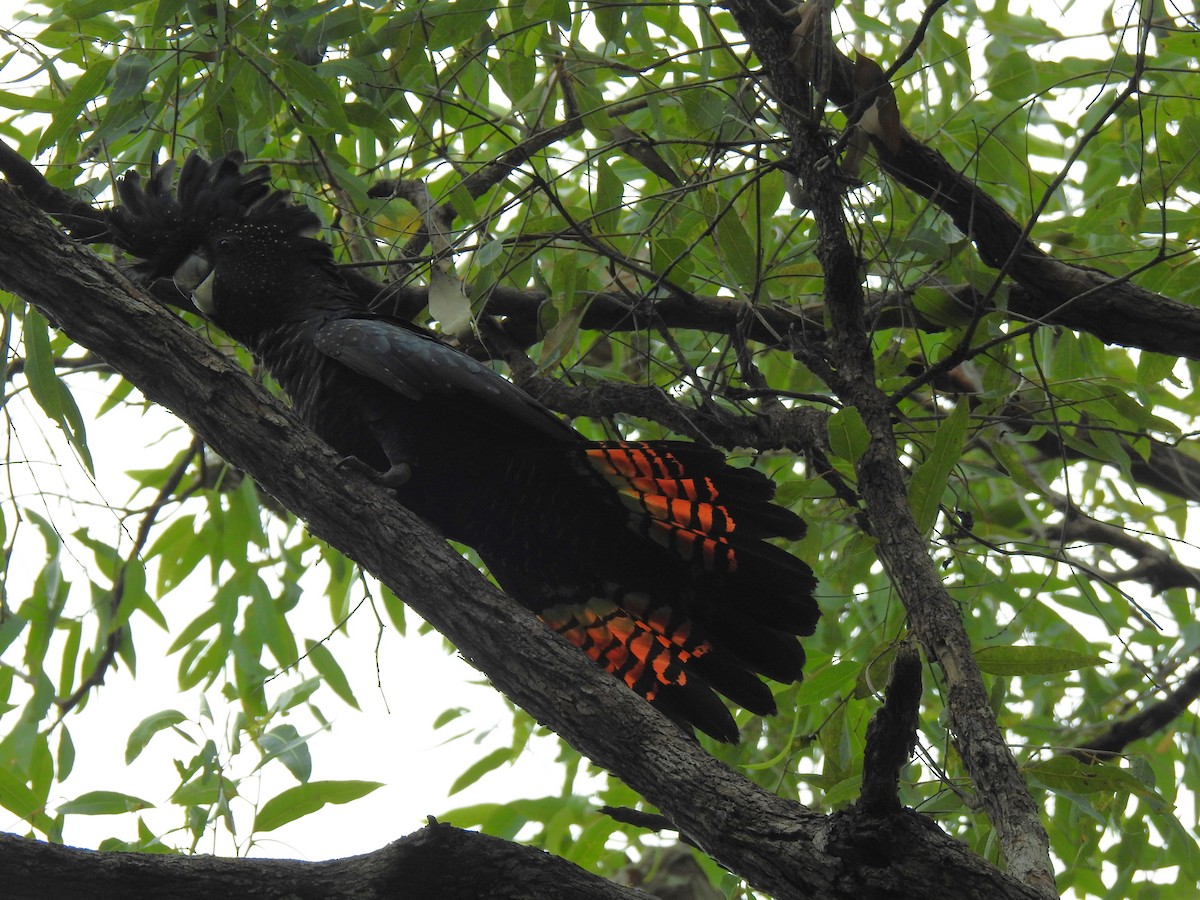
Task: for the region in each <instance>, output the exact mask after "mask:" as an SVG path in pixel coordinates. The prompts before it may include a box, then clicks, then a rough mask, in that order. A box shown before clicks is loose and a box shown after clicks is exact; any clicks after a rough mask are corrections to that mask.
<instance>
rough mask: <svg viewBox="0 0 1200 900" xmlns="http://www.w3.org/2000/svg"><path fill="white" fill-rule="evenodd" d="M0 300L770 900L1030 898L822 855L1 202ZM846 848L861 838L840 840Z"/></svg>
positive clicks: (933, 858) (134, 298) (900, 834)
mask: <svg viewBox="0 0 1200 900" xmlns="http://www.w3.org/2000/svg"><path fill="white" fill-rule="evenodd" d="M0 284H2V285H3V286H4V287H5V288H6V289H8V290H12V291H14V292H16V293H18V294H19V295H21V296H23V297H24V298H25V299H26V300H28V301H30V302H32V303H34V304H35V305H37V306H38V308H39V309H40V310H41V311H42V312H43V313H44V314H45V315H46V316H47V317H48V318H50V320H51V321H53V322H55V323H57V325H58V326H59V327H61V328H62V329H63V330H64V331H65V332H66V333H67V334H68V335H69V336H70V337H71V338H72V339H73V340H74V341H76V342H77V343H79V344H81V345H83V346H85V347H88V348H89V349H91V350H93V351H94V352H95V353H97V354H98V355H99V356H100V357H101V358H103V359H105V360H106V361H107V362H109V363H110V364H111V365H112V366H113V367H114V368H116V369H118V370H120V371H121V372H123V373H124V374H125V375H126V377H127V378H128V379H129V380H130V381H131V382H132V383H134V384H135V385H136V386H138V387H139V388H140V389H141V391H142V392H143V393H144V394H145V395H146V396H147V397H148V398H149V399H150V400H152V401H154V402H157V403H160V404H162V405H164V406H166V407H168V408H170V409H172V410H174V411H175V412H176V413H177V414H178V415H180V417H181V418H183V419H184V420H185V421H187V423H188V424H189V425H191V426H192V428H193V429H194V430H195V431H196V432H197V433H198V434H199V435H200V436H201V437H203V438H204V439H205V441H207V442H208V443H209V444H211V445H212V446H213V448H214V449H215V450H216V451H217V452H218V453H220V454H221V455H222V456H224V457H225V458H227V459H229V460H230V461H231V462H232V463H233V464H235V465H237V466H239V467H240V468H243V469H244V470H246V471H247V472H248V473H250V474H251V475H252V476H253V477H254V478H255V479H256V480H257V481H259V483H260V484H261V485H262V486H263V487H264V488H265V490H267V491H268V492H269V493H271V494H272V495H273V496H275V497H276V498H277V499H278V500H279V501H281V502H282V503H283V504H284V505H286V506H287V507H288V508H289V509H291V510H292V511H293V512H295V513H296V514H297V515H298V516H300V517H301V518H302V519H303V520H305V522H306V523H307V524H308V527H309V529H310V531H311V532H312V533H313V534H314V535H316V536H317V537H319V538H322V539H324V540H326V541H328V542H329V543H330V544H331V545H333V546H335V547H337V548H338V549H340V550H342V551H343V552H344V553H346V554H347V555H348V556H350V557H351V558H352V559H355V560H356V561H358V562H359V563H360V564H361V565H362V566H363V567H364V568H365V569H366V570H368V571H370V572H372V573H374V574H375V575H377V576H378V577H379V578H380V579H381V580H382V581H383V582H384V583H385V584H387V585H388V586H389V587H390V588H391V589H392V590H393V591H395V592H396V594H397V595H398V596H400V597H402V598H404V600H405V601H406V602H407V603H408V604H409V605H410V606H411V607H412V608H413V609H414V610H415V611H416V612H418V613H419V614H420V615H421V616H423V617H424V618H425V619H426V620H427V621H429V622H430V623H431V624H432V625H433V626H434V627H435V628H437V629H438V630H439V631H440V632H441V633H442V634H444V635H446V636H447V637H448V638H449V639H450V640H452V641H453V642H454V643H455V645H456V646H457V647H458V648H459V650H460V651H461V652H462V653H463V655H464V656H465V657H466V658H467V659H468V660H469V661H471V662H472V663H473V664H475V665H477V666H478V667H479V668H481V669H482V670H484V671H485V672H486V673H487V674H488V676H489V677H490V678H491V680H492V681H493V683H494V684H495V685H496V686H497V687H498V688H499V689H500V690H502V691H503V692H504V693H505V694H507V695H508V696H509V697H510V698H511V699H512V700H513V701H514V702H515V703H517V704H518V705H520V706H521V707H522V708H524V709H525V710H527V711H528V712H529V713H530V714H531V715H532V716H534V717H535V718H536V719H537V720H538V721H540V722H543V723H545V724H546V725H548V726H549V727H551V728H553V729H554V730H555V731H556V732H558V733H559V734H560V735H562V736H563V738H564V739H565V740H567V741H568V742H569V743H570V744H572V745H573V746H574V747H576V748H577V749H578V750H579V751H580V752H582V753H583V754H584V755H586V756H588V757H589V758H590V759H592V760H593V761H594V762H595V763H596V764H597V765H600V766H602V767H604V768H606V769H608V770H609V771H611V772H613V773H614V774H615V775H617V776H618V777H619V778H621V779H622V780H624V781H625V782H626V783H627V784H629V785H630V786H631V787H632V788H633V789H634V790H636V791H638V792H639V793H641V794H642V795H643V796H645V797H646V798H647V799H648V800H649V801H650V802H651V803H653V804H654V805H655V806H657V807H658V808H659V809H660V810H661V811H662V812H663V814H664V815H666V816H667V817H668V818H669V819H670V820H671V821H673V822H675V823H676V824H677V825H678V826H679V827H680V828H681V829H682V830H683V832H684V833H685V834H686V835H687V837H688V839H689V841H691V842H693V843H694V844H695V845H696V846H698V847H701V848H702V849H703V850H704V851H705V852H707V853H709V854H710V855H712V856H713V857H714V858H715V859H717V860H718V861H720V862H722V864H724V865H726V866H727V867H728V868H730V869H731V870H732V871H735V872H737V873H738V874H740V875H742V876H743V877H745V878H746V879H747V880H748V881H749V882H750V883H751V884H753V885H754V886H756V887H757V888H759V889H761V890H763V891H766V892H769V893H771V894H772V895H773V896H775V897H776V898H777V900H789V898H800V897H804V898H808V897H813V896H820V897H825V898H831V900H836V898H840V897H846V898H854V900H862V898H863V897H871V896H881V895H883V894H884V893H885V892H886V895H887V896H889V897H903V896H911V897H914V898H927V897H928V895H929V888H928V886H929V885H930V884H939V883H940V884H953V885H955V888H956V892H955V896H961V897H980V898H983V897H989V898H1006V897H1034V896H1037V893H1036V892H1034V891H1032V890H1030V889H1029V888H1027V887H1025V886H1023V885H1021V884H1020V882H1019V881H1017V880H1015V879H1013V878H1011V877H1009V876H1007V875H1005V874H1003V873H1000V872H999V871H997V870H996V869H994V868H993V867H991V866H990V865H988V864H987V863H986V861H984V860H983V859H981V858H979V857H978V856H976V855H975V854H973V853H970V852H969V851H968V850H967V849H966V848H965V847H964V845H962V844H960V843H959V842H957V841H954V840H952V839H950V838H948V837H947V836H945V835H944V834H942V833H941V832H940V831H938V830H937V829H936V828H935V827H933V826H926V825H922V824H917V825H913V827H912V829H908V830H905V829H896V830H895V831H894V833H893V834H892V836H891V837H889V838H887V840H885V841H884V842H883V843H878V842H877V843H876V844H875V845H874V846H875V851H874V852H875V853H876V855H877V861H878V865H877V866H864V865H862V856H861V854H862V849H861V848H862V841H861V840H849V841H843V842H841V843H838V842H835V843H833V844H830V845H828V846H827V845H826V844H825V843H823V842H822V840H821V839H820V836H821V835H822V834H823V829H824V827H825V825H826V819H825V817H823V816H820V815H818V814H816V813H814V812H812V811H811V810H808V809H806V808H805V807H803V806H801V805H799V804H796V803H794V802H791V801H787V800H784V799H781V798H779V797H776V796H774V795H772V794H770V793H768V792H767V791H765V790H763V789H761V788H759V787H757V786H756V785H754V784H753V783H752V782H750V781H748V780H747V779H745V778H744V777H742V776H740V775H738V774H736V773H734V772H732V771H730V770H729V769H728V768H727V767H725V766H724V765H722V764H721V763H719V762H717V761H716V760H714V759H713V758H712V757H711V756H709V755H708V754H707V753H705V752H704V750H703V749H702V748H701V747H700V745H699V744H697V743H696V742H695V741H694V740H693V739H692V738H691V737H690V736H688V735H685V734H684V733H682V732H681V731H680V730H679V729H678V728H677V727H676V726H675V725H674V724H672V723H671V722H670V721H669V720H667V719H665V718H664V717H663V716H662V715H661V714H660V713H659V712H658V711H657V710H655V709H654V708H653V707H651V706H650V705H649V704H647V703H645V702H644V701H643V700H641V699H640V698H639V697H637V696H636V695H635V694H633V693H632V692H631V691H629V690H628V689H627V688H625V686H624V685H623V684H621V683H620V682H619V681H618V680H616V679H614V678H612V677H610V676H608V675H606V674H605V673H603V672H602V671H601V670H600V669H599V668H597V667H596V666H594V665H592V664H591V663H590V662H589V661H588V660H587V659H586V658H585V657H584V656H583V655H582V654H580V653H579V652H578V651H577V650H576V649H575V648H573V647H571V646H570V645H568V644H567V643H566V641H564V640H563V639H562V638H560V637H558V636H557V635H555V634H553V633H552V632H550V631H549V630H548V629H547V628H545V626H543V625H542V624H541V623H540V622H539V621H538V620H537V619H535V618H534V617H533V616H531V615H530V614H529V613H528V612H527V611H526V610H524V609H523V608H521V607H520V606H518V605H517V604H515V603H514V602H513V601H511V600H510V599H508V598H507V597H505V596H504V595H503V594H501V593H500V592H498V591H497V590H495V589H494V588H492V587H490V586H489V585H487V584H486V582H485V581H484V580H483V579H482V578H481V577H480V575H479V573H478V572H477V571H475V570H474V569H473V568H472V567H471V566H470V565H469V564H467V563H466V561H465V560H463V559H462V557H461V556H459V555H458V554H456V553H454V552H453V550H452V549H451V548H450V547H449V546H448V545H447V544H446V542H445V541H444V540H442V539H441V538H439V537H438V536H436V535H435V534H433V533H432V532H431V531H430V529H429V527H428V526H427V525H425V524H424V523H423V522H421V521H420V520H419V519H417V518H415V517H414V516H412V515H411V514H410V513H408V511H407V510H405V509H403V508H402V507H400V506H399V505H398V504H396V502H395V501H394V499H393V497H392V495H391V494H390V493H389V492H388V491H386V490H385V489H383V488H381V487H379V486H378V485H375V484H373V483H371V482H370V481H368V480H367V479H365V478H362V477H361V476H357V475H355V474H354V473H351V472H348V471H345V470H343V469H339V468H338V467H337V464H336V463H337V460H336V456H335V454H334V453H333V451H331V450H330V449H329V448H328V447H327V446H325V445H324V444H322V443H321V442H320V441H318V440H317V439H316V438H315V437H313V436H312V434H311V433H310V432H309V431H308V430H307V429H306V428H305V427H304V426H303V424H302V423H300V421H299V420H298V419H297V418H296V417H295V415H293V414H292V413H291V412H290V411H288V410H287V409H286V408H284V407H283V406H282V405H281V404H280V403H279V401H278V400H276V399H275V398H273V397H271V396H270V395H269V394H267V393H266V392H265V391H264V390H263V388H262V387H261V386H259V385H257V384H256V383H254V382H253V381H252V380H251V379H250V378H249V377H248V376H247V375H246V373H245V372H243V371H242V370H241V369H239V368H238V367H236V366H235V365H234V364H233V363H232V362H231V361H230V360H228V359H227V358H226V357H225V356H223V355H222V354H220V353H219V352H217V351H216V350H215V349H214V348H213V347H212V346H211V345H210V344H208V343H207V342H205V341H204V340H202V339H201V338H200V337H199V336H198V335H197V334H196V333H195V332H193V331H192V330H191V329H189V328H188V327H187V326H186V325H185V324H184V323H183V322H181V321H180V320H179V319H177V318H176V317H174V316H173V315H171V314H170V313H169V312H167V311H166V309H164V308H163V307H162V306H160V305H158V304H156V303H154V302H153V301H151V300H150V299H149V298H147V297H146V295H144V294H142V293H140V292H137V291H134V290H132V289H131V286H130V284H129V283H128V282H127V281H126V280H125V279H124V278H123V277H122V276H121V275H120V274H119V273H118V272H117V271H116V270H114V269H113V268H112V267H111V266H108V265H107V264H105V263H103V262H102V261H100V260H99V259H97V258H96V257H95V256H94V255H93V254H92V253H91V252H90V251H88V250H86V248H82V247H79V246H78V245H75V244H72V243H70V242H69V241H67V240H66V239H65V238H64V237H63V236H62V235H61V234H59V232H58V231H56V230H55V229H54V228H53V227H51V225H50V224H49V223H48V222H47V221H46V220H45V219H44V217H42V216H41V214H40V213H39V212H38V211H36V210H34V209H33V208H32V207H30V206H29V205H28V204H27V203H24V202H23V201H21V200H20V198H19V197H17V196H16V195H15V194H14V193H13V192H12V191H11V190H10V189H8V188H7V187H6V186H3V185H0ZM401 549H402V552H400V550H401ZM530 673H542V675H541V677H531V676H530ZM916 818H918V819H919V817H916ZM868 824H869V823H868ZM850 834H851V837H853V835H854V834H857V832H855V831H854V829H853V828H852V827H851V828H850ZM842 848H846V853H847V855H845V856H843V855H842ZM902 874H903V875H904V876H905V879H904V880H900V881H898V880H897V879H898V877H899V876H900V875H902ZM959 888H961V890H958V889H959Z"/></svg>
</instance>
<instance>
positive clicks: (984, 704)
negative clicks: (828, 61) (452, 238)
mask: <svg viewBox="0 0 1200 900" xmlns="http://www.w3.org/2000/svg"><path fill="white" fill-rule="evenodd" d="M730 10H731V11H732V12H733V15H734V18H735V19H736V20H737V22H738V27H739V28H740V29H741V31H742V33H743V34H744V35H745V36H746V38H747V40H748V41H749V43H750V46H751V48H752V49H753V50H754V53H755V55H756V56H757V57H758V58H759V60H760V61H761V62H762V64H763V66H764V68H765V70H766V73H767V75H768V77H769V79H770V83H771V89H772V92H773V93H774V95H775V97H776V99H777V100H778V103H779V112H780V118H781V121H782V122H783V124H784V127H785V128H786V130H787V133H788V135H789V137H790V138H791V139H792V141H793V159H794V165H795V167H796V170H797V174H798V175H799V177H800V181H801V184H802V185H803V188H804V190H805V192H806V195H807V197H808V200H809V203H810V208H811V211H812V215H813V218H814V219H815V221H816V224H817V229H818V231H819V237H818V240H817V258H818V260H819V261H820V264H821V269H822V271H823V272H824V275H825V282H824V285H825V305H826V308H827V309H828V310H829V313H830V325H831V329H830V330H831V333H832V336H831V340H830V348H829V352H830V364H831V367H832V369H833V371H834V373H835V380H834V385H833V386H834V387H835V389H836V390H837V392H838V394H839V396H840V397H841V399H842V400H844V401H845V402H847V403H849V404H850V405H852V406H854V407H855V408H857V410H858V412H859V414H860V415H861V416H862V420H863V424H864V425H865V426H866V428H867V431H868V433H869V434H870V436H871V440H870V443H869V445H868V447H867V449H866V451H865V452H864V453H863V454H862V456H861V457H860V459H859V460H858V463H857V465H856V469H857V472H858V477H859V492H860V494H861V495H862V498H863V501H864V504H865V507H866V511H867V515H868V517H869V519H870V522H871V527H872V531H873V533H874V535H875V537H876V538H877V539H878V541H879V543H878V552H879V557H880V560H881V561H882V562H883V564H884V567H885V568H886V569H887V571H888V574H889V575H890V577H891V580H892V583H893V584H894V585H895V586H896V590H897V592H898V593H899V595H900V598H901V600H902V601H903V603H904V606H905V609H906V610H907V611H908V615H909V621H910V624H911V627H912V629H913V632H914V634H916V636H917V637H918V638H919V639H920V640H921V643H922V644H923V645H924V646H925V648H926V652H927V654H928V655H929V657H930V658H931V659H932V660H935V661H937V662H938V663H939V664H940V666H941V668H942V672H943V674H944V677H945V679H946V706H947V711H948V713H949V716H950V724H951V729H952V732H953V734H954V738H955V744H956V746H957V748H958V750H959V752H960V753H961V755H962V758H963V763H964V765H965V766H966V769H967V772H968V773H969V774H970V776H971V778H972V780H973V781H974V782H975V784H976V786H977V787H978V792H979V795H980V797H981V799H982V802H983V804H984V809H985V810H986V812H987V814H988V817H989V818H990V819H991V821H992V824H993V826H994V827H995V829H996V836H997V838H998V842H999V845H1000V848H1001V852H1002V853H1003V855H1004V858H1005V859H1006V861H1007V862H1008V867H1009V871H1011V872H1013V873H1014V874H1015V875H1016V876H1017V878H1019V879H1020V880H1021V881H1023V882H1025V883H1027V884H1029V885H1031V886H1032V887H1034V888H1036V889H1037V890H1038V891H1039V892H1041V893H1042V894H1044V895H1045V896H1052V895H1054V894H1055V893H1056V892H1055V890H1054V873H1053V868H1052V867H1051V865H1050V849H1049V838H1048V836H1047V834H1046V830H1045V828H1044V827H1043V826H1042V823H1041V819H1040V817H1039V810H1038V807H1037V805H1036V804H1035V803H1034V802H1033V797H1032V795H1031V794H1030V793H1029V789H1028V787H1027V786H1026V784H1025V781H1024V779H1023V778H1022V777H1021V773H1020V770H1019V769H1018V767H1017V764H1016V760H1014V759H1013V757H1012V754H1011V753H1010V752H1009V750H1008V746H1007V744H1006V742H1005V739H1004V735H1003V733H1002V732H1001V730H1000V727H999V725H998V724H997V722H996V717H995V714H994V713H993V712H992V709H991V706H990V705H989V703H988V697H987V692H986V690H985V689H984V685H983V678H982V676H981V675H980V672H979V668H978V666H977V665H976V663H975V658H974V656H973V655H972V652H971V642H970V639H969V638H968V637H967V633H966V629H965V627H964V625H963V621H962V614H961V613H960V612H959V610H958V607H957V605H956V604H955V603H954V601H953V599H952V598H951V597H950V595H949V594H948V593H947V591H946V589H945V586H944V585H943V584H942V581H941V578H940V577H939V574H938V571H937V568H936V566H935V565H934V563H933V560H932V558H931V557H930V556H929V552H928V545H927V544H926V542H925V540H924V538H923V537H922V535H921V533H920V532H919V531H918V530H917V527H916V523H915V522H914V520H913V516H912V511H911V508H910V506H909V503H908V495H907V490H906V486H907V485H906V479H905V473H904V470H903V467H902V466H901V464H900V460H899V451H898V448H897V446H896V442H895V436H894V434H893V432H892V422H891V404H890V401H889V399H888V397H887V396H886V395H885V394H884V393H883V392H882V391H881V390H880V389H879V387H878V386H877V384H876V382H875V371H874V357H873V356H872V353H871V345H870V342H869V338H868V333H867V329H866V324H865V317H864V299H863V287H862V283H861V281H860V279H859V260H858V256H857V254H856V253H855V251H854V248H853V247H852V246H851V244H850V241H849V237H848V235H847V233H846V223H845V215H844V211H843V208H842V197H841V193H842V189H843V187H844V185H843V182H842V180H841V178H840V176H839V174H838V172H837V169H836V166H831V165H829V156H828V153H829V148H828V146H827V145H826V144H825V143H824V141H823V139H822V137H821V135H820V133H819V132H818V130H817V128H816V127H815V125H814V124H813V123H811V122H809V121H807V120H806V119H805V118H804V117H803V116H802V115H801V114H800V113H798V112H797V111H798V110H803V109H804V108H805V97H806V96H807V88H806V86H805V85H803V84H801V83H799V81H798V79H797V77H796V74H795V69H794V67H793V63H792V58H791V50H790V46H789V39H790V29H789V27H788V23H787V22H786V20H783V19H782V18H781V17H780V16H779V15H778V14H777V13H774V12H773V10H772V9H771V8H770V7H769V5H768V4H765V3H759V2H753V0H736V2H732V3H731V4H730Z"/></svg>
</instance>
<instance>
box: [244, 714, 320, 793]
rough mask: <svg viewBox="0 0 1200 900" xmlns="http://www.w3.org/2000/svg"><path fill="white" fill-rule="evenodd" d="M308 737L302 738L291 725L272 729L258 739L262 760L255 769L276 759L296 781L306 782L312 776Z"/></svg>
mask: <svg viewBox="0 0 1200 900" xmlns="http://www.w3.org/2000/svg"><path fill="white" fill-rule="evenodd" d="M308 737H309V736H303V737H302V736H301V735H300V732H298V731H297V730H296V728H295V726H293V725H280V726H279V727H278V728H272V729H271V730H270V731H268V732H267V733H266V734H264V735H262V736H261V737H260V738H259V739H258V746H259V748H260V749H261V750H262V752H263V758H262V762H260V763H259V764H258V765H257V766H255V769H259V768H261V767H262V766H263V765H264V764H266V763H268V762H270V761H271V760H272V759H278V760H279V761H280V762H281V763H283V764H284V766H286V767H287V770H288V771H289V772H291V773H292V775H293V776H295V778H296V780H297V781H299V782H301V783H304V782H306V781H308V779H309V778H310V777H311V776H312V754H311V753H310V752H309V749H308Z"/></svg>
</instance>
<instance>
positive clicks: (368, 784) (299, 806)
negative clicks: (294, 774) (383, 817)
mask: <svg viewBox="0 0 1200 900" xmlns="http://www.w3.org/2000/svg"><path fill="white" fill-rule="evenodd" d="M381 787H383V784H382V783H381V782H378V781H310V782H309V783H308V784H301V785H297V786H296V787H294V788H288V789H287V790H286V791H284V792H283V793H282V794H279V795H277V796H275V797H272V798H271V799H270V800H268V801H267V802H266V803H264V804H263V806H262V809H260V810H259V811H258V815H256V816H255V817H254V830H255V831H256V832H258V831H273V830H275V829H276V828H280V827H282V826H284V825H286V824H287V823H288V822H294V821H295V820H296V819H300V818H303V817H304V816H307V815H309V814H310V813H315V812H316V811H317V810H319V809H320V808H321V807H323V806H324V805H325V804H326V803H350V802H351V801H353V800H357V799H359V798H360V797H365V796H366V795H367V794H369V793H371V792H372V791H374V790H377V789H378V788H381Z"/></svg>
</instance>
